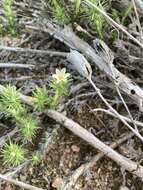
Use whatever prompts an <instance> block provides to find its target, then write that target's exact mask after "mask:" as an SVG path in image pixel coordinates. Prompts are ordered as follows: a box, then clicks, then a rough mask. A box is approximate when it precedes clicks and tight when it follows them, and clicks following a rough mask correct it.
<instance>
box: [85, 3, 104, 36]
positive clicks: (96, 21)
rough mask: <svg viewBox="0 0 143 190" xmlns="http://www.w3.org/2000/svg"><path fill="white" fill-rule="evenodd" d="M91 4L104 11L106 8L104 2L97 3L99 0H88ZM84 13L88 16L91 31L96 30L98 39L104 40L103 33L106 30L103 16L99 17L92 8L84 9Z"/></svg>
mask: <svg viewBox="0 0 143 190" xmlns="http://www.w3.org/2000/svg"><path fill="white" fill-rule="evenodd" d="M90 1H91V2H92V3H93V4H95V5H96V6H99V7H100V8H101V9H105V8H106V5H107V3H106V1H105V0H103V1H99V0H90ZM85 12H86V14H87V16H88V19H89V21H90V25H91V26H92V28H93V29H95V30H96V32H97V34H98V35H99V37H100V38H101V39H103V38H104V33H105V28H106V21H105V19H104V17H103V15H101V14H100V13H99V12H98V11H97V10H95V8H94V7H90V8H89V7H87V8H86V9H85Z"/></svg>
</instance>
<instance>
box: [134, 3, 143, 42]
mask: <svg viewBox="0 0 143 190" xmlns="http://www.w3.org/2000/svg"><path fill="white" fill-rule="evenodd" d="M132 3H133V7H134V11H135V15H136V18H137V22H138V23H137V24H138V27H139V33H140V42H142V40H143V30H142V27H141V23H140V19H139V15H138V11H137V7H136V3H135V0H132Z"/></svg>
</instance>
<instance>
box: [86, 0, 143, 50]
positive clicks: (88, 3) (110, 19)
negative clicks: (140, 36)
mask: <svg viewBox="0 0 143 190" xmlns="http://www.w3.org/2000/svg"><path fill="white" fill-rule="evenodd" d="M84 2H85V3H86V4H87V5H88V6H90V7H93V8H95V9H96V10H97V11H99V13H101V14H102V15H103V16H104V17H105V18H106V19H107V20H108V21H109V23H110V24H112V26H114V27H117V28H118V29H120V30H121V31H122V32H124V33H125V34H126V35H127V36H128V37H129V38H130V39H131V40H133V41H134V42H135V43H136V44H138V45H139V46H140V47H141V48H143V44H142V43H140V41H138V40H137V39H136V38H134V37H133V36H132V35H131V34H130V33H129V32H128V31H127V30H125V29H124V26H122V25H120V24H118V23H117V22H115V21H114V20H113V19H112V18H111V17H110V16H108V15H107V13H106V12H105V11H104V10H102V9H100V8H99V7H98V6H96V5H95V4H93V3H92V2H90V1H89V0H84Z"/></svg>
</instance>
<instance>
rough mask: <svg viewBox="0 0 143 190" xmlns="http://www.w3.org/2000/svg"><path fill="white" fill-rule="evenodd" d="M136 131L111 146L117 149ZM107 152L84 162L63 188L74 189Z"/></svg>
mask: <svg viewBox="0 0 143 190" xmlns="http://www.w3.org/2000/svg"><path fill="white" fill-rule="evenodd" d="M133 136H134V133H130V134H126V135H125V136H124V137H122V138H120V139H119V140H118V141H116V142H114V143H112V144H111V145H110V147H111V148H113V149H115V148H117V147H118V146H119V145H120V144H122V143H123V142H125V141H127V140H128V139H130V138H132V137H133ZM104 156H105V154H104V153H103V152H100V153H98V154H97V155H95V156H93V157H92V159H91V160H90V161H88V162H87V163H85V164H82V165H81V166H80V167H79V168H77V169H76V170H75V171H74V173H73V174H72V175H71V176H70V177H69V178H68V180H66V181H65V183H64V185H63V190H72V189H73V188H74V186H75V184H76V182H77V180H78V179H79V177H80V176H81V175H83V173H85V172H86V171H87V170H89V169H90V168H91V167H93V166H94V165H95V164H96V163H97V162H98V161H99V160H101V159H102V158H103V157H104Z"/></svg>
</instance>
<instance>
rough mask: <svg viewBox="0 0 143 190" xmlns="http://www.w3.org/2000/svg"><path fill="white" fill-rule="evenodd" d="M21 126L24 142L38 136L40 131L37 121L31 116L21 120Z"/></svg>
mask: <svg viewBox="0 0 143 190" xmlns="http://www.w3.org/2000/svg"><path fill="white" fill-rule="evenodd" d="M19 124H20V125H21V126H22V127H20V131H21V134H22V136H23V138H24V140H31V139H32V138H33V137H35V135H36V131H37V129H38V124H37V121H36V119H33V118H32V117H30V116H26V117H25V118H24V117H23V118H21V119H20V122H19Z"/></svg>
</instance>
